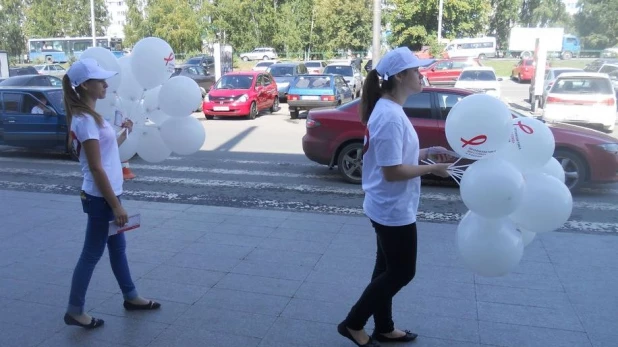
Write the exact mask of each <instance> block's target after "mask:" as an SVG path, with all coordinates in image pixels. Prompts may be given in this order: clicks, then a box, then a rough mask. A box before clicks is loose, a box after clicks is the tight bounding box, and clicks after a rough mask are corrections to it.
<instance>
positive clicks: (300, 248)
mask: <svg viewBox="0 0 618 347" xmlns="http://www.w3.org/2000/svg"><path fill="white" fill-rule="evenodd" d="M328 245H329V244H328V242H316V241H302V240H286V239H276V238H272V237H269V238H267V239H265V240H264V241H262V242H261V243H260V245H259V246H258V247H259V248H262V249H277V250H281V251H293V252H307V253H318V254H324V252H325V251H326V249H327V248H328Z"/></svg>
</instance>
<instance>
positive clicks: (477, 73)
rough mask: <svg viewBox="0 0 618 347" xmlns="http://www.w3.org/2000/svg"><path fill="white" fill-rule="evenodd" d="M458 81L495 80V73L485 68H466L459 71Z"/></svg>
mask: <svg viewBox="0 0 618 347" xmlns="http://www.w3.org/2000/svg"><path fill="white" fill-rule="evenodd" d="M459 80H460V81H495V80H496V74H495V73H494V72H493V71H486V70H468V71H464V72H462V73H461V75H460V76H459Z"/></svg>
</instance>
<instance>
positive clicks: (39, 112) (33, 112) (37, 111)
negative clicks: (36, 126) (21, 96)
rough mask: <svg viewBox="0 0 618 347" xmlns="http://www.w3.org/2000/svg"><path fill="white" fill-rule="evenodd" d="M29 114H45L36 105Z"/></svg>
mask: <svg viewBox="0 0 618 347" xmlns="http://www.w3.org/2000/svg"><path fill="white" fill-rule="evenodd" d="M30 114H45V112H44V111H43V109H42V108H41V107H39V106H38V105H37V106H34V107H33V108H32V111H30Z"/></svg>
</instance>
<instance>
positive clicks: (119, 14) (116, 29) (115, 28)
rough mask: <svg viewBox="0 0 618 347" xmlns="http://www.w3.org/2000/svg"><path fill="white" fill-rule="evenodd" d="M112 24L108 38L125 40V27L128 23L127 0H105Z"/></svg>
mask: <svg viewBox="0 0 618 347" xmlns="http://www.w3.org/2000/svg"><path fill="white" fill-rule="evenodd" d="M105 5H106V6H107V12H108V14H109V19H110V24H109V27H108V28H107V36H111V37H118V38H121V39H124V25H125V24H126V22H127V10H128V7H127V2H126V1H125V0H105Z"/></svg>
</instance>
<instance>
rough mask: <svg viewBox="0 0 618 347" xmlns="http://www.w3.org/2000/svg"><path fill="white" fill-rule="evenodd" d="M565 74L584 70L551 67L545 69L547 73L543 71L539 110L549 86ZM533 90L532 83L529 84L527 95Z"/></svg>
mask: <svg viewBox="0 0 618 347" xmlns="http://www.w3.org/2000/svg"><path fill="white" fill-rule="evenodd" d="M565 72H584V69H578V68H574V67H552V68H549V69H547V71H545V79H544V80H543V95H541V100H540V102H539V107H540V108H543V105H544V104H545V99H546V98H547V93H549V90H550V89H551V86H552V85H554V83H555V82H556V78H558V76H560V75H561V74H563V73H565ZM533 89H534V83H530V88H529V94H532V91H533Z"/></svg>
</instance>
